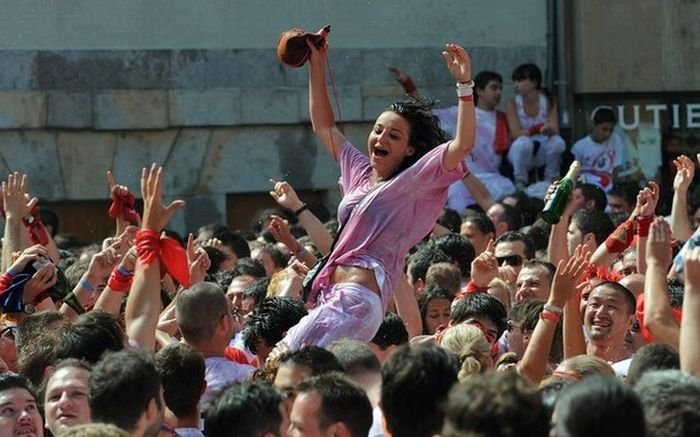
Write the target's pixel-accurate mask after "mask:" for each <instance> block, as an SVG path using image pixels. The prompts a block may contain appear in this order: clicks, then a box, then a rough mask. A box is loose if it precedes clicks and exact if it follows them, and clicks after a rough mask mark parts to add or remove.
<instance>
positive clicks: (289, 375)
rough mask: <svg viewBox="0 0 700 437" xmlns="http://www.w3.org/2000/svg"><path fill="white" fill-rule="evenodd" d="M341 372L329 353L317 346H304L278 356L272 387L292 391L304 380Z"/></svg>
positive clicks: (340, 367) (336, 360) (339, 366)
mask: <svg viewBox="0 0 700 437" xmlns="http://www.w3.org/2000/svg"><path fill="white" fill-rule="evenodd" d="M342 371H343V366H341V365H340V363H339V362H338V359H337V358H336V357H335V355H333V354H332V353H331V352H330V351H328V350H326V349H323V348H321V347H318V346H305V347H302V348H301V349H299V350H297V351H293V352H287V353H284V354H282V355H281V356H280V358H279V368H278V369H277V375H276V376H275V383H274V385H275V387H276V388H277V389H278V390H282V391H294V390H295V389H296V386H297V384H299V382H300V381H301V380H302V379H304V378H308V377H309V376H318V375H322V374H324V373H329V372H342Z"/></svg>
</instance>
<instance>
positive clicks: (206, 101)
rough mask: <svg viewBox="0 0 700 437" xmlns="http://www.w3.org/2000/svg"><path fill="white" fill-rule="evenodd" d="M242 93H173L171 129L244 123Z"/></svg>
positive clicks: (216, 90)
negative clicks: (173, 127)
mask: <svg viewBox="0 0 700 437" xmlns="http://www.w3.org/2000/svg"><path fill="white" fill-rule="evenodd" d="M240 94H241V93H240V90H238V89H210V90H170V91H169V92H168V114H169V120H170V125H171V126H231V125H236V124H239V123H240V122H241V105H240Z"/></svg>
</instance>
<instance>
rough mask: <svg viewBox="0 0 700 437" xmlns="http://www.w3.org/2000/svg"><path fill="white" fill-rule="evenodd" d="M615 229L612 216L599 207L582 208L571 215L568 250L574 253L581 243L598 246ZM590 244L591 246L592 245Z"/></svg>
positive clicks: (571, 253)
mask: <svg viewBox="0 0 700 437" xmlns="http://www.w3.org/2000/svg"><path fill="white" fill-rule="evenodd" d="M614 230H615V225H613V222H612V220H610V216H608V215H607V214H606V213H604V212H603V211H600V210H598V209H582V210H579V211H578V212H576V213H575V214H574V215H573V216H572V217H571V222H569V230H568V232H567V234H566V243H567V250H568V252H569V255H573V253H574V249H576V246H578V245H579V244H584V245H585V244H589V245H590V246H592V247H598V246H600V245H601V244H603V243H604V242H605V239H606V238H608V236H609V235H610V234H611V233H612V232H613V231H614ZM590 246H589V247H590Z"/></svg>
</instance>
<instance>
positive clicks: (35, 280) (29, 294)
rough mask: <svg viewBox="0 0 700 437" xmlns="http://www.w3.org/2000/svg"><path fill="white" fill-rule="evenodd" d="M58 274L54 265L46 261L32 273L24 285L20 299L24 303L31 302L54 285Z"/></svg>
mask: <svg viewBox="0 0 700 437" xmlns="http://www.w3.org/2000/svg"><path fill="white" fill-rule="evenodd" d="M57 281H58V275H57V274H56V266H55V265H53V263H51V262H48V263H46V264H45V265H44V266H43V267H41V268H40V269H39V270H37V271H36V273H34V274H33V275H32V277H31V278H29V280H28V281H27V283H26V284H25V286H24V291H23V294H22V300H23V301H24V302H25V303H32V302H34V300H35V299H36V297H37V296H39V295H40V294H41V293H43V292H44V291H46V290H48V289H49V288H51V287H53V286H54V285H56V282H57Z"/></svg>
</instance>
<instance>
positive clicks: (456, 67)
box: [442, 43, 472, 83]
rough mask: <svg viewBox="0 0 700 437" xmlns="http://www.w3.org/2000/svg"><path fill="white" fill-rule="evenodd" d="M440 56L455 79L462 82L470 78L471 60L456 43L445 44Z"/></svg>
mask: <svg viewBox="0 0 700 437" xmlns="http://www.w3.org/2000/svg"><path fill="white" fill-rule="evenodd" d="M442 57H443V58H445V64H447V69H448V70H450V73H451V74H452V77H453V78H454V79H455V81H457V82H463V83H464V82H469V81H470V80H471V79H472V62H471V59H470V58H469V54H468V53H467V51H466V50H464V48H462V47H461V46H459V45H457V44H452V43H450V44H445V50H444V51H443V52H442Z"/></svg>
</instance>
